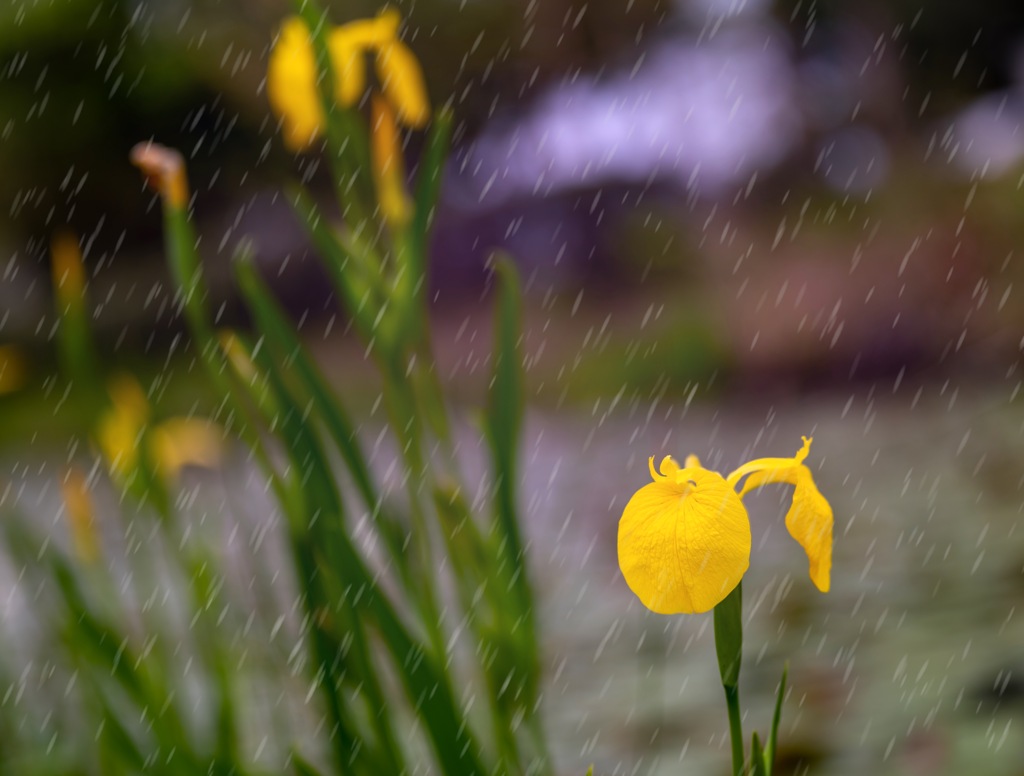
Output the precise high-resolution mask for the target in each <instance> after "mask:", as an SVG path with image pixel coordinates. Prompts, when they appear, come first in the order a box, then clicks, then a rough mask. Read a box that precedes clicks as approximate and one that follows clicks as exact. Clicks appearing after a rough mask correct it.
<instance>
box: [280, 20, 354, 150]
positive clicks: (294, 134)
mask: <svg viewBox="0 0 1024 776" xmlns="http://www.w3.org/2000/svg"><path fill="white" fill-rule="evenodd" d="M334 56H335V54H334V52H333V49H332V58H333V57H334ZM334 66H335V67H337V63H334ZM316 82H317V67H316V55H315V54H314V51H313V41H312V38H311V36H310V32H309V28H308V27H307V26H306V25H305V23H304V22H303V21H302V20H301V19H299V18H298V17H292V18H290V19H287V20H286V21H285V22H284V24H283V25H282V26H281V33H280V35H279V36H278V38H277V43H276V44H274V49H273V51H271V52H270V60H269V62H268V63H267V99H268V100H269V101H270V107H271V109H272V110H273V111H274V113H276V114H277V115H278V117H280V119H281V129H282V132H283V133H284V141H285V144H286V145H287V146H288V147H289V148H291V149H292V150H294V151H302V150H304V149H306V148H308V147H309V146H310V144H311V143H312V142H313V141H314V140H315V139H316V138H317V137H319V135H320V133H321V132H322V131H323V126H324V115H323V107H322V106H321V105H320V96H319V94H318V93H317V86H316Z"/></svg>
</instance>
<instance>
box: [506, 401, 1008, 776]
mask: <svg viewBox="0 0 1024 776" xmlns="http://www.w3.org/2000/svg"><path fill="white" fill-rule="evenodd" d="M1010 399H1011V394H1010V390H1003V388H1002V387H999V388H998V389H974V388H972V389H970V390H959V389H957V388H956V387H954V386H953V385H952V384H950V383H947V384H946V385H945V386H942V385H941V384H937V385H933V386H927V387H924V388H922V389H921V390H920V391H919V390H918V389H917V388H916V387H915V388H913V389H910V390H898V391H896V392H895V393H894V392H893V391H892V386H891V385H889V386H887V387H886V388H884V389H882V388H881V387H879V389H878V390H874V389H866V390H859V391H856V392H854V393H851V394H849V395H847V396H835V395H833V396H823V397H818V398H809V399H805V400H800V401H794V402H792V403H789V404H784V405H775V406H766V405H764V404H761V403H759V402H757V401H727V402H725V403H724V404H721V405H716V406H697V405H694V406H690V407H686V406H685V405H681V404H671V403H657V402H654V403H643V402H641V403H639V404H637V405H636V406H634V407H618V408H616V409H615V410H613V411H611V412H608V410H609V407H608V404H607V403H606V402H605V403H599V404H598V405H597V406H595V408H594V412H593V413H592V414H586V413H584V414H576V415H573V414H570V413H565V412H559V413H536V414H534V415H533V416H532V418H531V423H530V428H529V438H528V442H527V460H528V462H529V466H528V470H527V474H526V478H525V482H524V496H525V498H526V500H527V503H528V505H529V508H528V521H529V526H530V536H531V539H532V545H531V551H532V560H533V570H534V573H535V576H536V580H537V589H538V590H539V591H540V600H541V606H542V610H543V620H544V623H545V625H546V631H545V634H546V638H545V648H546V652H547V657H548V660H549V676H548V681H549V686H548V690H547V715H548V722H549V724H550V726H551V730H552V735H553V740H554V742H555V745H556V747H557V751H558V755H559V762H560V765H561V771H560V772H562V773H574V772H581V771H582V770H583V768H584V767H585V766H586V764H587V763H588V762H590V761H593V762H595V763H597V769H596V772H597V773H608V774H634V773H655V774H669V773H726V772H727V769H728V752H729V749H728V738H727V729H726V725H725V704H724V700H723V698H722V690H721V686H720V684H719V680H718V675H717V671H716V663H715V657H714V644H713V633H712V630H713V629H712V627H711V623H712V618H711V615H710V614H708V615H696V616H678V617H662V616H658V615H654V614H651V613H649V612H647V611H646V610H645V609H644V607H643V606H642V605H641V604H640V603H639V602H638V601H637V600H636V599H635V598H634V597H633V595H632V594H631V593H630V591H629V590H628V589H627V588H626V586H625V583H624V582H623V580H622V578H621V576H620V574H619V572H618V568H617V564H616V557H615V537H616V523H617V520H618V517H619V515H620V514H621V510H622V508H623V507H624V505H625V502H626V501H627V500H628V498H629V497H630V496H631V495H632V493H633V491H634V490H636V489H637V488H639V487H640V486H642V485H644V484H646V483H647V482H649V475H648V473H647V456H648V455H649V454H655V455H658V456H660V455H662V454H665V453H672V454H674V455H676V456H677V457H681V456H683V455H685V454H687V453H689V452H696V453H698V454H699V455H700V456H701V457H702V460H703V461H704V463H705V465H706V466H709V467H711V468H721V469H723V470H726V471H728V470H730V469H731V468H733V467H734V466H736V465H738V464H740V463H742V462H744V461H746V460H748V459H749V458H751V457H754V456H762V455H787V456H788V455H792V454H793V452H795V451H796V449H798V447H799V445H800V435H801V434H813V436H814V444H813V446H812V449H811V455H810V459H809V463H810V465H811V466H812V469H813V470H814V472H815V478H816V481H817V482H818V485H819V487H820V489H821V491H822V492H823V493H824V494H825V495H826V496H827V497H828V498H829V500H830V501H831V503H832V505H833V507H834V509H835V516H836V526H835V545H834V563H833V569H832V589H831V592H830V593H828V594H827V595H822V594H820V593H818V592H817V590H816V589H815V588H814V587H813V586H812V584H811V583H810V581H809V579H808V577H807V566H806V558H805V556H804V554H803V551H802V549H801V548H800V547H799V546H798V545H797V544H796V543H795V542H794V541H793V540H792V539H791V538H790V537H789V536H788V534H787V532H786V530H785V527H784V525H783V517H784V515H785V511H786V509H787V508H788V497H789V493H788V491H789V490H791V489H790V488H788V487H787V486H781V485H780V486H775V487H774V488H767V489H765V490H763V491H761V492H760V495H758V496H757V497H756V498H754V499H751V500H749V502H748V506H749V508H750V513H751V521H752V531H753V541H754V549H753V552H752V557H751V568H750V571H749V572H748V573H747V576H746V577H745V580H744V583H743V584H744V599H745V601H744V609H745V617H746V629H747V630H746V635H745V638H746V644H745V655H744V661H745V663H744V667H743V673H742V675H741V691H742V694H743V697H744V702H745V708H746V709H747V710H748V713H747V718H746V719H745V727H746V729H747V735H749V734H750V731H752V730H755V729H757V730H759V731H761V732H762V733H763V731H765V730H766V729H767V727H768V723H769V720H770V718H771V705H772V702H773V694H774V691H775V688H776V686H777V682H778V678H779V675H780V672H781V670H782V667H783V664H784V662H785V661H787V660H788V661H790V687H791V689H790V692H789V694H788V696H787V699H786V703H785V706H784V712H783V722H782V727H781V731H780V742H781V743H780V747H781V748H780V756H781V758H782V762H781V763H780V766H781V765H786V766H787V767H788V768H791V769H792V770H791V771H790V770H785V771H783V772H797V773H799V772H803V769H804V768H805V767H806V768H809V771H808V772H810V773H828V774H851V775H852V774H863V773H866V772H868V770H869V769H870V770H871V771H872V772H874V773H879V774H936V773H948V774H957V773H976V774H1010V773H1018V772H1019V770H1018V769H1019V765H1020V763H1021V762H1022V761H1024V745H1022V741H1024V739H1022V736H1021V732H1020V729H1019V725H1020V720H1019V719H1017V718H1016V717H1018V713H1019V709H1020V703H1021V693H1020V684H1019V682H1020V679H1019V672H1020V670H1021V669H1022V666H1021V652H1020V644H1021V643H1022V638H1024V619H1022V617H1021V614H1020V613H1018V612H1016V609H1017V608H1018V605H1019V602H1020V599H1021V594H1022V592H1024V585H1022V576H1021V575H1022V567H1024V532H1022V531H1020V530H1018V523H1019V521H1020V513H1021V490H1020V489H1021V484H1022V480H1024V478H1022V476H1021V467H1020V461H1021V460H1022V459H1024V412H1022V411H1021V408H1020V406H1019V404H1015V403H1013V402H1012V401H1011V400H1010ZM771 491H775V492H771ZM776 493H777V494H778V495H776ZM784 502H785V503H784Z"/></svg>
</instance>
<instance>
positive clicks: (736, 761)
mask: <svg viewBox="0 0 1024 776" xmlns="http://www.w3.org/2000/svg"><path fill="white" fill-rule="evenodd" d="M724 687H725V705H726V707H727V708H728V710H729V738H730V739H732V772H733V776H743V761H744V759H745V755H744V754H743V723H742V721H741V720H740V689H739V687H730V686H728V685H724Z"/></svg>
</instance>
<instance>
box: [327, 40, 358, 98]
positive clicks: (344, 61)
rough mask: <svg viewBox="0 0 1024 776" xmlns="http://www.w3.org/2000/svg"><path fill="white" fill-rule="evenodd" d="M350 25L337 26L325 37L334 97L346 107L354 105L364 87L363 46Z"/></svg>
mask: <svg viewBox="0 0 1024 776" xmlns="http://www.w3.org/2000/svg"><path fill="white" fill-rule="evenodd" d="M353 24H356V23H355V22H353ZM351 27H352V25H345V26H344V27H337V28H335V29H334V30H332V31H331V33H330V35H329V36H328V38H327V48H328V49H329V50H330V52H331V66H332V67H333V68H334V89H335V99H337V101H338V102H340V103H341V104H342V105H344V106H345V107H346V108H349V107H352V106H353V105H355V104H356V102H358V100H359V98H360V97H362V95H363V92H364V91H365V89H366V60H365V48H364V45H363V44H362V43H361V42H360V36H359V35H358V34H353V32H352V30H351V29H350V28H351Z"/></svg>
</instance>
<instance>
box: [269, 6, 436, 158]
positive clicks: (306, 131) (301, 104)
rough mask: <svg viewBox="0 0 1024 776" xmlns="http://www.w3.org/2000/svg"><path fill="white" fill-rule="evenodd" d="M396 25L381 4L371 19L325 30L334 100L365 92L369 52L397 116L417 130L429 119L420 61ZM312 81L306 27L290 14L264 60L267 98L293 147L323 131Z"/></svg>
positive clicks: (344, 101) (348, 100)
mask: <svg viewBox="0 0 1024 776" xmlns="http://www.w3.org/2000/svg"><path fill="white" fill-rule="evenodd" d="M400 24H401V17H400V16H399V14H398V11H396V10H395V9H393V8H385V9H384V10H382V11H381V12H380V13H379V14H378V15H377V16H376V17H375V18H373V19H359V20H357V21H353V22H350V23H348V24H344V25H342V26H340V27H335V28H334V29H333V30H331V31H330V32H329V33H328V37H327V48H328V52H329V54H330V59H331V67H332V69H333V70H334V75H335V84H334V86H335V89H334V99H335V101H337V102H338V103H340V104H341V105H344V106H345V107H351V106H352V105H354V104H355V103H356V102H357V101H358V100H359V99H360V98H361V97H362V95H363V94H364V93H365V91H366V62H365V56H366V55H367V54H372V55H373V57H374V64H375V67H376V71H377V80H378V82H379V83H380V87H381V90H382V91H383V93H384V96H385V98H386V99H387V100H388V102H389V103H390V104H391V107H392V108H393V109H394V111H395V113H396V114H397V116H398V120H399V121H400V122H401V123H403V124H405V125H406V126H409V127H414V128H420V127H422V126H424V125H425V124H426V123H427V119H428V118H429V117H430V102H429V100H428V99H427V92H426V87H425V85H424V80H423V71H422V70H421V68H420V65H419V62H418V61H417V60H416V57H415V55H414V54H413V53H412V51H411V50H410V49H409V47H408V46H406V45H405V44H404V43H402V41H401V40H399V37H398V28H399V26H400ZM316 82H317V66H316V56H315V54H314V51H313V41H312V36H311V34H310V31H309V28H308V27H307V26H306V25H305V23H304V22H303V21H302V20H301V19H299V18H298V17H292V18H289V19H287V20H286V21H285V22H284V24H283V25H282V27H281V33H280V35H279V36H278V39H277V43H276V44H275V45H274V49H273V51H271V54H270V60H269V62H268V63H267V97H268V99H269V101H270V106H271V108H272V109H273V110H274V112H275V113H276V114H277V115H278V116H279V117H280V118H281V123H282V130H283V132H284V140H285V143H286V144H287V145H288V146H289V147H290V148H292V149H293V150H296V151H301V150H303V149H305V148H308V147H309V145H310V144H311V143H312V142H313V141H314V140H315V139H316V138H317V137H319V136H320V134H321V133H322V132H323V126H324V114H323V107H322V106H321V104H320V97H319V94H318V92H317V86H316Z"/></svg>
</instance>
